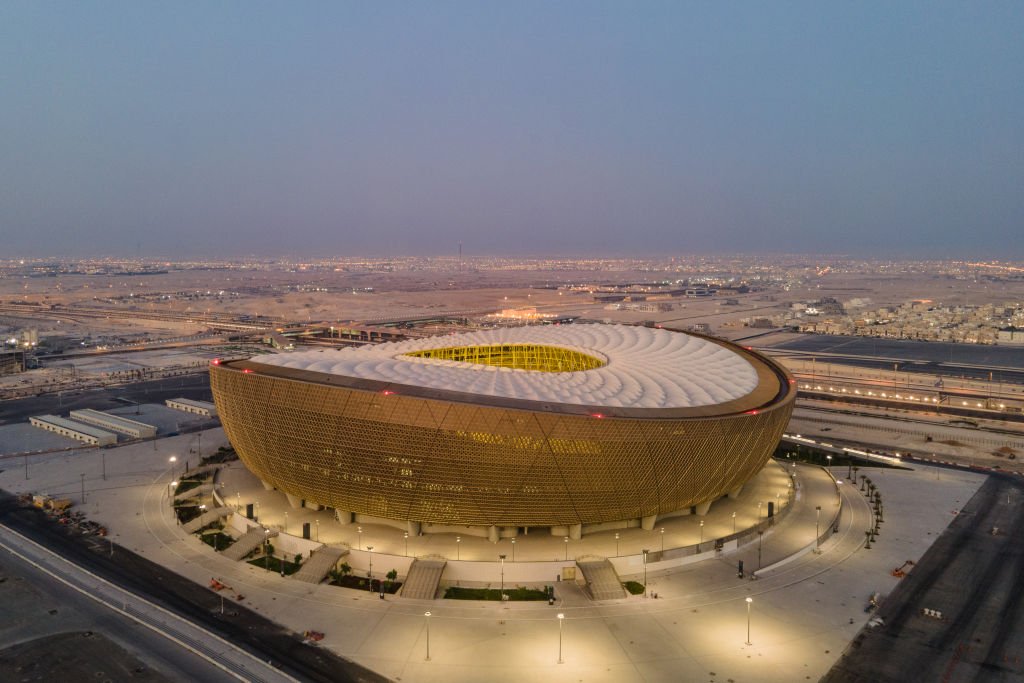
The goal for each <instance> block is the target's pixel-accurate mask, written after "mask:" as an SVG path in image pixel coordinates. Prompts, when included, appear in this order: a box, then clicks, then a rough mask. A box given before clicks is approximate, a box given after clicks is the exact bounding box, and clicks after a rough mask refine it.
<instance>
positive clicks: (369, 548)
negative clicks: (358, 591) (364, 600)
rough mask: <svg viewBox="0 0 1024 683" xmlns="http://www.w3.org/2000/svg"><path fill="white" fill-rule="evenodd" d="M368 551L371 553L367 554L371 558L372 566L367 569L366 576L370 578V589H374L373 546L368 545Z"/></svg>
mask: <svg viewBox="0 0 1024 683" xmlns="http://www.w3.org/2000/svg"><path fill="white" fill-rule="evenodd" d="M366 550H367V552H369V553H370V554H369V555H368V556H367V557H369V558H370V568H369V569H368V570H366V576H367V577H368V578H369V579H370V590H371V591H372V590H373V546H372V545H368V546H366Z"/></svg>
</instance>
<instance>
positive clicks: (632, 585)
mask: <svg viewBox="0 0 1024 683" xmlns="http://www.w3.org/2000/svg"><path fill="white" fill-rule="evenodd" d="M622 587H623V588H625V589H626V590H628V591H629V594H630V595H640V594H642V593H643V592H644V585H643V584H642V583H640V582H639V581H623V582H622Z"/></svg>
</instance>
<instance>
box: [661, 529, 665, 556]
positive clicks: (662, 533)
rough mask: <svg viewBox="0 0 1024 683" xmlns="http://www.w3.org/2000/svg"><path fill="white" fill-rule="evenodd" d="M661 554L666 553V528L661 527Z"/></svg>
mask: <svg viewBox="0 0 1024 683" xmlns="http://www.w3.org/2000/svg"><path fill="white" fill-rule="evenodd" d="M661 552H665V527H661Z"/></svg>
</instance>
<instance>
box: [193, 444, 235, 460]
mask: <svg viewBox="0 0 1024 683" xmlns="http://www.w3.org/2000/svg"><path fill="white" fill-rule="evenodd" d="M234 460H238V454H237V453H235V449H234V448H226V447H224V446H221V447H220V448H218V449H217V452H216V453H214V454H213V455H207V456H205V457H204V458H203V459H202V460H200V461H199V464H200V465H210V464H220V463H225V462H232V461H234Z"/></svg>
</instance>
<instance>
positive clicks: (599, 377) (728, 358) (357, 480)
mask: <svg viewBox="0 0 1024 683" xmlns="http://www.w3.org/2000/svg"><path fill="white" fill-rule="evenodd" d="M210 380H211V385H212V388H213V396H214V401H215V402H216V404H217V409H218V412H219V414H220V418H221V422H222V424H223V426H224V430H225V432H226V433H227V436H228V438H229V439H230V441H231V443H232V445H233V446H234V447H235V449H236V451H237V452H238V455H239V457H240V458H241V460H242V461H243V463H244V464H245V465H246V466H247V467H248V468H249V469H250V470H251V471H252V472H253V473H255V474H256V475H257V476H258V477H260V478H261V479H262V480H263V481H264V482H265V483H266V484H268V485H270V486H273V487H275V488H277V489H279V490H281V491H283V492H285V493H287V494H289V495H290V496H292V497H293V499H296V500H297V499H303V500H305V501H307V503H314V504H318V505H323V506H327V507H331V508H335V509H336V510H338V511H340V512H342V513H343V514H345V515H350V514H354V515H356V516H357V517H356V518H357V519H367V520H369V519H385V520H395V521H400V522H403V523H409V524H410V529H417V530H418V529H419V528H421V525H424V526H430V527H434V528H439V529H440V528H444V527H445V526H448V527H451V526H461V525H467V526H474V527H489V529H490V533H491V534H492V535H507V534H510V533H515V531H514V529H515V528H520V527H554V528H562V527H567V528H568V529H570V530H572V531H574V533H573V536H577V535H578V534H579V533H581V531H585V530H587V528H588V527H589V528H600V526H601V525H602V524H606V523H618V522H622V521H626V522H627V523H635V520H642V521H643V526H644V527H646V528H651V525H653V524H654V522H655V520H656V519H657V518H658V517H659V516H662V517H663V516H666V515H672V514H680V513H682V511H686V512H689V511H691V510H692V509H694V508H697V509H698V510H699V511H703V510H706V506H707V505H708V504H710V502H711V501H713V500H715V499H717V498H719V497H721V496H722V495H724V494H726V493H729V492H733V491H737V490H738V489H739V488H740V487H742V485H743V484H744V483H745V482H746V481H747V480H749V479H750V478H751V477H753V476H754V475H755V474H756V473H757V472H759V471H760V470H761V469H762V468H763V467H764V465H765V464H766V463H767V461H768V460H769V458H770V456H771V454H772V452H773V451H774V449H775V447H776V445H777V443H778V441H779V438H780V437H781V435H782V432H783V429H784V428H785V426H786V425H787V423H788V421H789V417H790V414H791V412H792V410H793V401H794V398H795V393H796V391H795V385H794V384H793V380H792V378H791V377H790V375H789V374H788V373H787V372H786V371H785V370H784V369H783V368H782V367H781V366H779V365H778V364H776V363H775V362H773V361H771V360H770V359H768V358H765V357H764V356H761V355H760V354H757V353H755V352H753V351H751V350H749V349H746V348H744V347H741V346H737V345H735V344H732V343H729V342H725V341H722V340H719V339H713V338H710V337H705V336H701V335H695V334H691V333H686V332H681V331H670V330H663V329H652V328H647V327H640V326H627V325H564V326H536V327H519V328H510V329H498V330H487V331H481V332H471V333H465V334H457V335H449V336H442V337H430V338H426V339H416V340H409V341H403V342H396V343H388V344H380V345H375V346H367V347H360V348H349V349H342V350H335V349H328V350H315V351H301V352H295V353H285V354H276V355H269V356H258V357H254V358H251V359H249V360H242V361H231V362H224V363H219V362H217V361H215V362H214V363H213V364H212V365H211V368H210ZM349 519H351V516H349Z"/></svg>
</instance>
